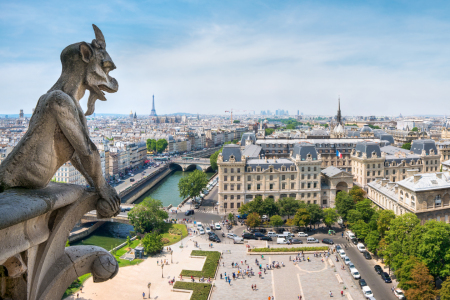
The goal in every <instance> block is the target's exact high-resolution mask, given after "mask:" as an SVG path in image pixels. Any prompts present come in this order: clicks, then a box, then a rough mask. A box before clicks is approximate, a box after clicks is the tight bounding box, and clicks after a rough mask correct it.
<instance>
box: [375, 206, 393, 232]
mask: <svg viewBox="0 0 450 300" xmlns="http://www.w3.org/2000/svg"><path fill="white" fill-rule="evenodd" d="M394 219H395V213H394V211H392V210H387V209H386V210H382V211H380V212H379V214H378V220H377V227H378V232H380V236H381V238H384V236H385V233H386V231H387V230H389V227H390V226H391V221H392V220H394Z"/></svg>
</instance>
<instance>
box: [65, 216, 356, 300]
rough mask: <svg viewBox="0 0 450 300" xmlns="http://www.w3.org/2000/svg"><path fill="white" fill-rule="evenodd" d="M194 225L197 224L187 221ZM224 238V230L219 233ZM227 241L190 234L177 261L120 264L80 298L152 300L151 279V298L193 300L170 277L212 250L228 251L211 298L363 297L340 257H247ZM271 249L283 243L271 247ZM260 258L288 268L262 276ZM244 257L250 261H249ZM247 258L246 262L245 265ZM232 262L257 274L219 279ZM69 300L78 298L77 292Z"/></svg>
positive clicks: (175, 256)
mask: <svg viewBox="0 0 450 300" xmlns="http://www.w3.org/2000/svg"><path fill="white" fill-rule="evenodd" d="M188 227H192V225H188ZM219 236H220V234H219ZM221 239H222V243H220V244H217V243H213V248H210V247H209V246H208V245H209V244H210V243H211V242H210V241H208V239H207V235H202V236H189V237H187V238H185V239H184V240H183V241H182V243H183V248H180V244H181V242H179V243H177V244H174V245H173V246H172V249H173V251H174V253H173V261H174V263H173V264H171V263H170V259H171V257H170V254H168V253H167V252H164V253H162V254H161V255H157V256H154V257H149V258H147V259H146V260H145V261H144V262H142V263H141V264H139V265H136V266H129V267H124V268H120V270H119V273H118V275H117V276H116V277H115V278H113V279H112V280H109V281H107V282H104V283H100V284H94V283H93V282H92V278H89V279H88V280H87V281H86V282H85V284H84V287H83V293H80V297H79V298H78V299H83V300H88V299H89V300H91V299H92V300H93V299H108V300H116V299H117V300H119V299H120V300H122V299H142V293H143V292H145V295H146V297H145V298H146V299H148V288H147V284H148V283H149V282H151V283H152V285H151V298H152V299H168V300H170V299H174V300H187V299H190V296H191V293H190V292H188V293H181V292H173V291H172V286H171V285H169V284H168V281H169V279H171V278H173V277H175V279H176V280H179V277H178V276H179V274H180V272H181V270H182V269H189V270H201V269H202V267H203V263H204V261H205V260H204V259H202V258H190V257H189V256H190V253H191V251H192V250H195V249H201V250H207V251H208V250H213V251H219V252H222V253H223V258H222V260H221V262H220V266H219V269H218V272H217V278H216V279H215V280H214V281H213V283H214V285H215V287H214V288H213V292H212V296H211V300H223V299H252V300H254V299H268V297H269V296H271V297H272V296H273V297H275V299H277V300H288V299H292V300H297V299H298V297H299V295H301V296H302V299H303V300H305V299H329V298H330V296H329V292H330V291H331V292H332V293H333V296H334V297H338V298H347V299H354V300H363V299H364V297H363V294H362V292H361V290H360V288H359V285H358V282H357V281H356V280H354V279H353V278H352V277H351V276H350V273H349V272H348V270H347V268H346V269H345V270H341V269H340V266H341V262H338V263H337V265H336V267H335V266H334V263H335V260H333V259H331V258H333V257H334V256H333V255H332V256H331V258H330V259H329V260H328V259H324V262H322V257H314V255H313V254H310V255H307V254H305V256H309V258H310V260H311V261H310V262H307V261H302V262H300V263H294V262H293V261H290V260H289V257H291V259H293V258H294V257H295V255H296V254H291V255H267V256H265V257H264V259H263V260H261V256H260V255H248V254H247V252H246V246H245V245H243V244H236V245H235V244H233V243H232V240H231V239H227V238H222V237H221ZM194 241H196V242H198V245H199V247H198V248H197V247H194ZM250 245H251V246H252V247H253V246H256V247H265V246H266V242H264V241H250ZM271 247H278V245H272V246H271ZM161 259H163V260H164V259H166V260H168V261H169V264H168V265H165V266H164V270H163V272H164V278H162V273H161V267H160V265H158V264H157V260H159V261H160V260H161ZM255 259H258V261H259V262H260V263H261V264H262V265H263V267H264V266H266V264H270V263H272V262H273V261H277V262H279V263H280V264H281V262H283V263H284V265H285V267H281V268H278V269H273V270H266V274H264V271H262V277H261V278H260V277H259V276H258V272H259V265H257V264H256V263H255ZM245 261H247V262H246V263H245ZM241 262H242V264H241ZM232 263H238V264H239V266H240V267H241V268H242V269H247V266H248V268H253V272H254V273H255V276H250V277H248V276H246V277H245V278H242V277H241V276H240V278H238V279H235V280H231V283H230V284H229V283H227V282H225V280H224V279H222V280H221V279H220V274H222V278H224V277H225V273H226V274H227V275H231V274H232V273H233V272H235V273H237V270H238V269H237V268H233V267H232V265H231V264H232ZM336 274H339V276H340V278H342V280H343V283H339V281H338V278H337V276H336ZM183 281H189V279H188V278H183ZM252 285H256V287H257V288H256V290H252ZM344 286H345V287H346V288H347V289H346V290H344V292H345V295H344V297H341V295H340V292H341V290H343V289H344ZM68 299H71V300H72V299H77V298H76V295H74V296H71V297H69V298H68Z"/></svg>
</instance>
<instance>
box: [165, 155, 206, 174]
mask: <svg viewBox="0 0 450 300" xmlns="http://www.w3.org/2000/svg"><path fill="white" fill-rule="evenodd" d="M169 164H170V166H171V167H176V166H179V167H181V170H182V171H183V172H184V171H190V170H192V169H196V168H197V167H198V168H200V169H201V170H202V171H203V172H208V171H213V169H212V168H211V163H210V161H209V158H185V157H181V158H176V159H172V160H171V161H170V163H169Z"/></svg>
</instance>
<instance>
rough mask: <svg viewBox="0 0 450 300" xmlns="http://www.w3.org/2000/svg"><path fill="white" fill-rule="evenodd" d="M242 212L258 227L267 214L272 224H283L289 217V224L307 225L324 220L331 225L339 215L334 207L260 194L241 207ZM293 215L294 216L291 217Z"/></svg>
mask: <svg viewBox="0 0 450 300" xmlns="http://www.w3.org/2000/svg"><path fill="white" fill-rule="evenodd" d="M239 213H240V214H248V216H247V225H249V226H250V227H256V226H259V225H260V224H261V218H260V217H261V216H262V215H267V216H268V217H269V218H270V224H271V225H272V226H281V225H283V223H284V221H283V218H282V217H287V220H286V225H287V226H300V227H306V226H309V225H312V226H315V225H316V224H318V223H319V222H321V221H322V222H324V223H325V224H326V225H327V226H331V225H333V224H334V223H336V222H337V220H338V218H339V215H338V214H337V212H336V210H335V209H333V208H327V209H322V208H321V207H320V206H319V205H318V204H313V203H305V202H303V201H298V200H295V199H294V198H290V197H287V198H283V199H280V200H279V201H278V202H275V200H274V199H273V198H265V199H263V198H262V197H260V196H258V197H255V199H253V200H252V201H250V202H248V203H246V204H244V205H242V206H241V207H240V208H239ZM291 216H292V217H293V218H291Z"/></svg>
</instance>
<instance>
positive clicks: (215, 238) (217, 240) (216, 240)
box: [209, 235, 221, 243]
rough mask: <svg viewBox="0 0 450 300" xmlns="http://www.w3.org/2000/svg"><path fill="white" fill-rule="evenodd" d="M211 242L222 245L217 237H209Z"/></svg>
mask: <svg viewBox="0 0 450 300" xmlns="http://www.w3.org/2000/svg"><path fill="white" fill-rule="evenodd" d="M209 240H210V241H213V242H216V243H220V242H221V240H220V239H219V237H218V236H217V235H210V236H209Z"/></svg>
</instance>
